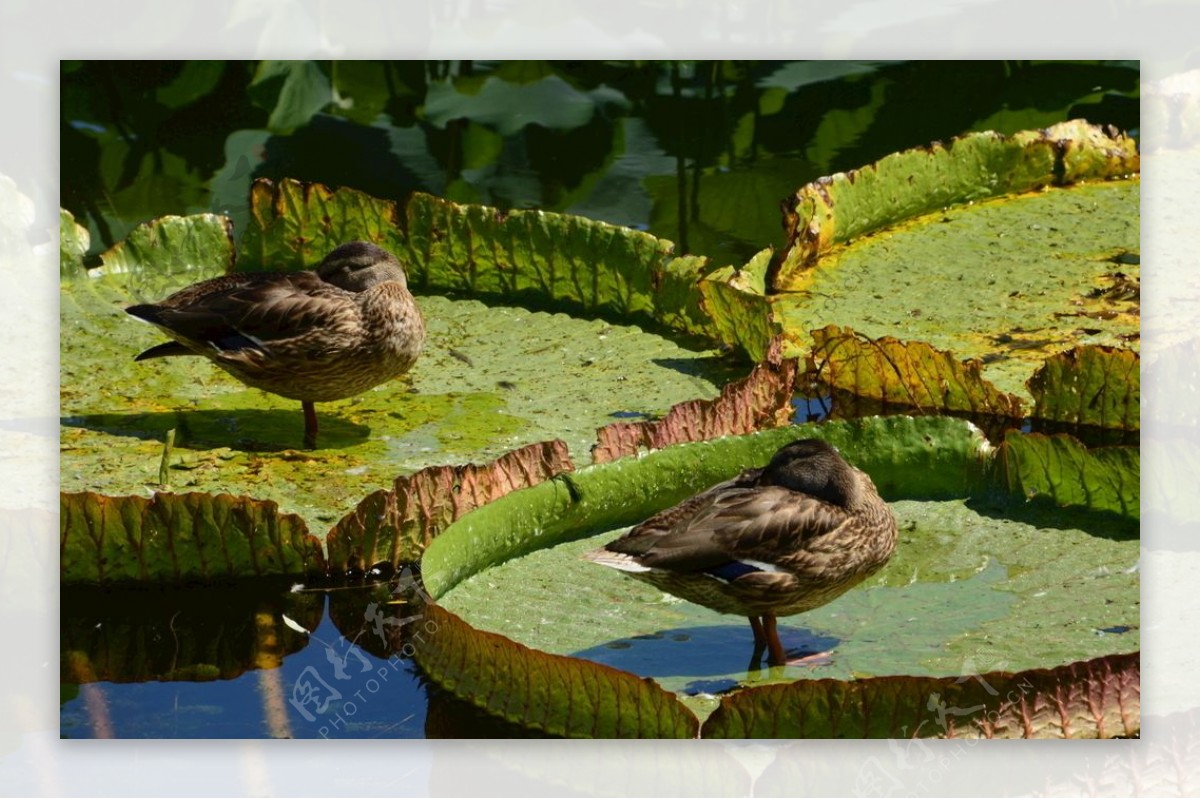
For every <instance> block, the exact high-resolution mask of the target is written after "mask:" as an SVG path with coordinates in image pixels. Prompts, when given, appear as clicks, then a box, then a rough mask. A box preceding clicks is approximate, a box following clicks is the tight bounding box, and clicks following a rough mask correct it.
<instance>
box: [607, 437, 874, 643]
mask: <svg viewBox="0 0 1200 799" xmlns="http://www.w3.org/2000/svg"><path fill="white" fill-rule="evenodd" d="M895 548H896V521H895V518H894V517H893V516H892V512H891V510H890V509H889V508H888V506H887V503H885V502H884V501H883V500H882V499H881V498H880V496H879V493H878V492H877V491H876V490H875V484H874V483H872V482H871V478H870V477H868V476H867V475H866V474H865V473H864V472H862V471H859V470H858V469H856V468H854V467H853V466H851V465H850V464H849V463H847V462H846V461H845V460H844V459H843V458H842V456H841V455H840V454H839V453H838V451H837V450H836V449H834V448H833V447H832V446H830V445H829V444H827V443H825V442H824V441H820V440H818V439H803V440H800V441H794V442H792V443H790V444H788V445H786V446H784V447H782V448H781V449H780V450H779V451H778V452H776V453H775V455H774V456H773V457H772V458H771V461H770V463H768V464H767V465H766V466H765V467H763V468H761V469H748V470H746V471H744V472H742V473H741V474H740V475H738V476H737V477H735V478H733V479H732V480H727V481H726V482H724V483H719V484H718V485H715V486H713V487H712V488H710V489H708V490H707V491H704V492H702V493H700V494H697V495H696V496H694V497H691V498H690V499H686V500H684V501H683V502H681V503H680V504H678V505H676V506H675V507H673V508H668V509H667V510H664V511H662V512H660V513H658V514H657V515H655V516H652V517H651V518H649V519H647V520H646V521H644V522H642V523H641V524H639V525H637V526H636V527H634V528H633V529H632V530H630V531H629V532H628V533H626V534H625V535H623V536H621V537H620V538H618V539H617V540H615V541H613V542H612V543H610V544H608V545H606V546H605V547H603V548H601V549H597V550H593V551H591V552H588V553H586V554H585V555H584V557H585V558H587V559H588V560H591V561H594V562H596V563H599V564H602V565H604V566H610V567H612V568H615V569H620V570H621V571H623V572H625V573H626V574H628V575H629V576H631V577H635V578H637V579H639V580H642V581H644V582H647V583H650V584H651V585H654V586H655V587H657V588H659V589H660V590H662V591H665V592H667V593H669V594H673V595H675V596H678V597H681V598H683V599H686V600H688V601H690V602H695V603H696V604H699V605H703V606H705V607H707V608H711V609H712V610H715V611H717V612H719V613H732V614H736V615H739V616H746V617H748V618H749V619H750V626H751V628H752V629H753V631H754V655H753V658H752V660H751V666H752V667H754V666H757V665H758V663H759V661H760V660H761V658H762V655H763V650H764V649H766V650H767V651H768V661H767V662H768V663H769V664H770V665H772V666H782V665H785V664H786V663H787V656H786V654H785V653H784V649H783V645H782V644H781V643H780V641H779V634H778V632H777V630H776V617H777V616H790V615H792V614H795V613H803V612H804V611H807V610H812V609H813V608H816V607H819V606H821V605H824V604H825V603H827V602H830V601H832V600H833V599H835V598H836V597H838V596H840V595H841V594H843V593H845V592H846V591H847V590H849V589H850V588H852V587H854V586H855V585H857V584H858V583H860V582H862V581H863V580H865V579H866V578H867V577H869V576H871V575H872V574H874V573H875V572H876V571H878V570H879V569H880V568H882V567H883V565H884V564H885V563H886V562H887V561H888V558H890V557H891V555H892V552H893V551H894V550H895Z"/></svg>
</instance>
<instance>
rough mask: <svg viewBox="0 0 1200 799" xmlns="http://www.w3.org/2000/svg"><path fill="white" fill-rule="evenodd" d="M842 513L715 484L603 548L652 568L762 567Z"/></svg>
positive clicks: (832, 524) (802, 497)
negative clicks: (732, 565)
mask: <svg viewBox="0 0 1200 799" xmlns="http://www.w3.org/2000/svg"><path fill="white" fill-rule="evenodd" d="M848 518H849V517H848V515H847V513H846V511H845V510H843V509H841V508H838V507H837V506H835V505H831V504H829V503H827V502H824V501H823V500H820V499H817V498H815V497H810V496H808V495H806V494H801V493H799V492H796V491H792V490H790V489H787V488H782V487H780V486H737V485H723V486H717V487H715V488H714V489H711V490H710V491H707V492H705V493H703V494H699V495H697V496H695V497H693V498H692V499H690V500H687V501H685V502H683V503H681V504H680V505H677V506H675V507H674V508H670V509H668V510H666V511H663V512H662V513H660V514H658V515H657V516H653V517H651V518H650V519H648V520H646V521H645V522H643V523H642V524H640V525H638V526H637V527H635V528H634V529H633V530H631V531H630V532H629V533H628V534H626V535H625V536H623V537H622V538H619V539H617V540H616V541H614V542H612V543H611V544H609V545H608V546H607V547H606V549H609V550H611V551H613V552H621V553H624V554H627V555H631V556H633V557H634V558H635V559H636V560H637V562H638V563H640V564H641V565H643V566H648V567H651V568H658V569H667V570H670V571H676V572H700V571H711V570H713V569H719V568H722V567H726V566H728V565H730V564H736V563H739V562H741V563H747V564H750V565H753V566H755V567H759V568H761V567H762V566H764V565H768V566H769V565H772V564H774V563H776V562H777V561H779V560H780V559H781V558H785V557H787V556H790V555H792V554H793V553H795V552H796V551H797V550H800V549H803V548H805V547H806V546H808V545H810V544H812V543H813V542H815V541H816V540H817V539H819V538H820V537H821V536H824V535H826V534H827V533H831V532H833V531H835V530H838V529H839V528H841V527H842V526H843V525H844V524H845V523H846V522H847V520H848Z"/></svg>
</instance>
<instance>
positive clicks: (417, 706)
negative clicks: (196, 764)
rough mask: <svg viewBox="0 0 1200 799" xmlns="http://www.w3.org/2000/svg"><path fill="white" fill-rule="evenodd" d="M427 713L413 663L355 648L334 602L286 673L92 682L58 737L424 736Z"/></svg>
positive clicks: (65, 708) (64, 716) (64, 712)
mask: <svg viewBox="0 0 1200 799" xmlns="http://www.w3.org/2000/svg"><path fill="white" fill-rule="evenodd" d="M214 601H219V597H217V598H214ZM365 604H366V603H365V602H364V605H365ZM65 609H69V608H65ZM277 621H278V620H277ZM416 623H417V624H420V622H419V621H418V622H416ZM365 629H366V630H367V632H366V633H365V634H372V633H370V632H369V627H368V628H365ZM66 689H67V686H66V685H65V684H64V690H66ZM425 712H426V697H425V688H424V687H423V686H422V684H421V682H420V679H419V677H418V676H417V673H416V667H415V666H414V664H413V662H412V660H411V659H409V658H406V657H404V655H403V654H402V653H400V652H397V653H396V654H395V655H393V656H392V657H390V658H386V659H385V658H383V657H379V656H377V655H375V654H372V653H370V652H368V651H367V650H366V649H365V648H364V647H361V646H351V645H349V643H348V641H347V640H346V638H345V637H344V636H343V635H342V633H341V631H339V630H338V628H337V626H336V625H335V624H334V622H333V621H332V619H331V618H330V616H329V610H328V602H326V604H325V610H324V612H323V613H322V617H321V624H320V626H319V627H318V628H317V629H316V630H314V631H313V635H312V636H310V641H309V643H308V645H307V646H305V647H304V648H303V649H301V650H300V651H298V652H295V653H293V654H290V655H288V656H287V657H286V658H285V659H284V661H283V665H282V666H281V667H280V668H275V669H253V668H251V669H248V670H247V671H246V672H244V673H243V674H241V675H239V676H238V677H236V678H234V679H230V680H224V679H218V680H210V681H201V682H193V681H183V680H178V681H167V682H163V681H157V680H155V681H150V682H142V683H115V682H97V683H91V684H87V685H84V686H81V687H80V691H79V693H78V694H77V695H76V696H74V698H72V699H70V700H69V701H67V702H65V703H63V705H62V709H61V714H60V734H61V737H63V738H90V737H96V736H97V735H111V736H113V737H117V738H269V737H276V736H279V735H283V736H284V737H292V738H328V739H339V738H424V737H425Z"/></svg>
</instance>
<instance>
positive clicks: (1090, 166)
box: [773, 120, 1140, 290]
mask: <svg viewBox="0 0 1200 799" xmlns="http://www.w3.org/2000/svg"><path fill="white" fill-rule="evenodd" d="M1139 168H1140V160H1139V158H1138V152H1137V145H1136V143H1135V142H1134V141H1133V139H1132V138H1130V137H1128V136H1125V135H1124V134H1121V133H1119V132H1117V131H1115V130H1111V129H1101V128H1099V127H1097V126H1095V125H1089V124H1087V122H1086V121H1084V120H1071V121H1069V122H1062V123H1059V124H1057V125H1054V126H1052V127H1050V128H1047V129H1045V130H1041V131H1022V132H1020V133H1015V134H1013V135H1012V136H1002V135H1000V134H998V133H993V132H982V133H970V134H967V135H965V136H960V137H957V138H955V139H952V140H951V141H950V142H949V144H946V145H943V144H942V143H940V142H934V143H933V144H931V145H930V146H929V147H927V148H918V149H913V150H907V151H905V152H902V153H895V154H893V155H889V156H886V157H884V158H882V159H880V160H879V161H877V162H876V163H874V164H872V165H870V166H867V167H863V168H861V169H856V170H853V171H851V172H848V173H838V174H836V175H833V176H832V177H828V178H822V179H820V180H817V181H814V182H813V183H810V184H808V185H807V186H804V187H802V188H801V189H800V190H799V191H797V192H796V195H795V197H794V198H793V199H792V201H791V215H790V216H789V219H788V225H787V227H788V228H789V230H790V238H791V245H790V247H789V249H788V251H787V252H785V253H784V256H783V262H782V265H781V267H780V271H779V273H778V274H777V276H776V280H775V281H774V283H773V286H774V287H775V288H791V289H792V290H794V289H795V288H796V287H797V286H798V285H801V284H806V283H807V280H804V279H802V277H801V273H802V271H803V270H804V269H806V268H808V267H810V266H812V265H813V264H814V263H816V261H817V260H818V258H821V257H822V256H824V255H825V254H826V253H827V252H829V251H830V250H831V248H832V247H833V246H834V245H836V244H840V243H844V242H848V241H849V240H851V239H853V238H855V237H857V236H861V235H863V234H864V233H868V232H872V231H876V230H879V229H880V228H884V227H887V226H889V225H894V224H896V223H898V222H901V221H903V220H906V219H912V218H914V217H918V216H921V215H923V214H929V213H933V212H935V211H941V210H942V209H944V208H946V207H947V206H950V205H956V204H959V203H965V202H975V201H978V200H982V199H986V198H990V197H999V196H1002V195H1006V194H1020V193H1023V192H1028V191H1033V190H1037V189H1041V188H1043V187H1046V186H1052V185H1065V184H1069V183H1076V182H1079V181H1082V180H1089V179H1090V180H1096V179H1100V180H1104V179H1107V178H1114V177H1123V176H1126V175H1130V174H1133V173H1136V172H1137V171H1138V170H1139Z"/></svg>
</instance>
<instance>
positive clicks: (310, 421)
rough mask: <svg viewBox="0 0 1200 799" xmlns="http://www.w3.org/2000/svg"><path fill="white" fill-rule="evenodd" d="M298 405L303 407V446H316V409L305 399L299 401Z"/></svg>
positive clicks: (308, 447)
mask: <svg viewBox="0 0 1200 799" xmlns="http://www.w3.org/2000/svg"><path fill="white" fill-rule="evenodd" d="M300 407H302V408H304V448H305V449H316V448H317V409H316V407H315V406H314V405H313V404H312V403H311V402H307V401H301V402H300Z"/></svg>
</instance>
